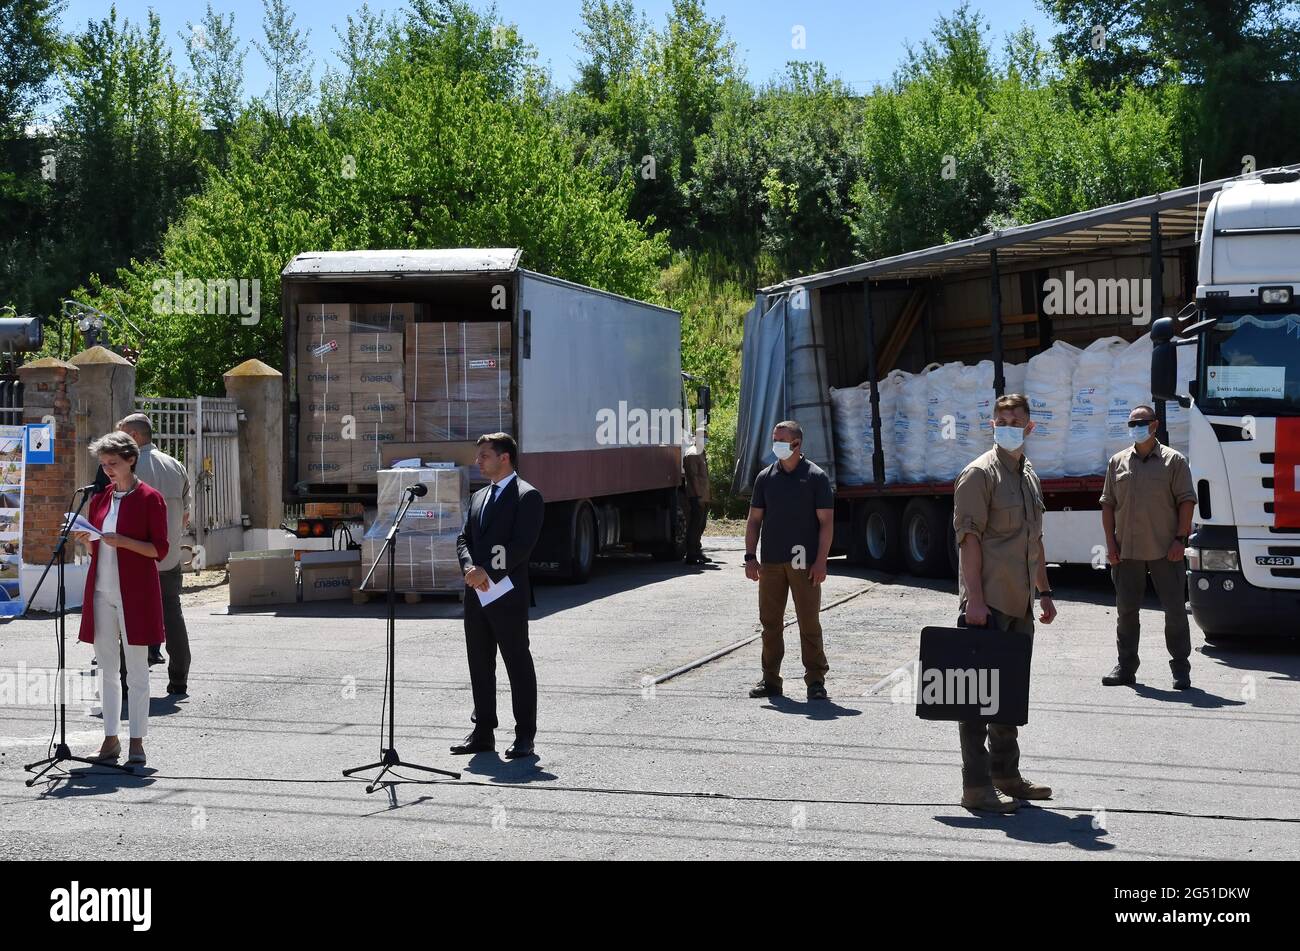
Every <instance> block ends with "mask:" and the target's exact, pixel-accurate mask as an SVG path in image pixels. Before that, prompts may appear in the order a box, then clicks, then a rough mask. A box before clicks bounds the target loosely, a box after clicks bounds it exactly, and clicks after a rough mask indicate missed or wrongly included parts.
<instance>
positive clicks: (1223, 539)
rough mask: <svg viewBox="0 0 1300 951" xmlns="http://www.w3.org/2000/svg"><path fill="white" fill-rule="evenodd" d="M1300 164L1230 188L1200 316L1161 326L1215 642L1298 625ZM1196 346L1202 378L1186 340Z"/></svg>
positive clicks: (1204, 253) (1218, 199)
mask: <svg viewBox="0 0 1300 951" xmlns="http://www.w3.org/2000/svg"><path fill="white" fill-rule="evenodd" d="M1298 294H1300V172H1296V171H1279V172H1273V173H1265V174H1262V175H1260V176H1259V177H1257V178H1255V179H1248V180H1244V181H1239V182H1233V183H1228V184H1226V185H1225V186H1224V187H1223V188H1222V190H1221V191H1220V192H1219V193H1218V194H1217V195H1215V196H1214V198H1213V200H1212V201H1211V202H1210V204H1209V206H1208V208H1207V210H1206V216H1205V223H1204V227H1203V229H1202V232H1201V241H1200V255H1199V261H1198V271H1197V286H1196V299H1195V317H1194V318H1193V320H1194V322H1193V323H1190V325H1187V326H1184V327H1182V328H1181V330H1180V329H1179V328H1178V327H1177V325H1176V323H1175V321H1174V319H1173V318H1166V319H1163V320H1160V321H1157V322H1156V324H1155V325H1153V327H1152V332H1151V334H1152V338H1153V342H1154V344H1155V347H1154V349H1153V353H1152V392H1153V394H1155V395H1156V396H1157V397H1159V398H1168V399H1177V400H1179V402H1180V403H1181V404H1182V405H1184V406H1188V407H1190V422H1191V434H1190V462H1191V466H1192V476H1193V481H1194V484H1195V487H1196V493H1197V505H1196V516H1195V531H1194V533H1193V535H1192V537H1191V539H1190V543H1189V546H1188V549H1187V558H1188V567H1189V597H1190V602H1191V608H1192V614H1193V616H1194V617H1195V619H1196V622H1197V624H1198V625H1199V626H1200V627H1201V629H1202V630H1203V631H1204V632H1205V634H1206V637H1207V639H1211V640H1212V639H1215V638H1218V637H1226V636H1233V635H1273V634H1295V633H1297V632H1300V306H1298V305H1297V300H1296V297H1297V295H1298ZM1182 346H1195V347H1197V361H1196V366H1197V373H1196V379H1194V380H1188V381H1183V380H1176V379H1175V376H1176V371H1175V367H1176V360H1175V359H1174V354H1175V352H1176V348H1178V347H1182Z"/></svg>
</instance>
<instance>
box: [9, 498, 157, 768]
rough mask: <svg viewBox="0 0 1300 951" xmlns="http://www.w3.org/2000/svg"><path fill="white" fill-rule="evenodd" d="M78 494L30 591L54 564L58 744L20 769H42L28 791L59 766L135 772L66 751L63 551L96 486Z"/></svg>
mask: <svg viewBox="0 0 1300 951" xmlns="http://www.w3.org/2000/svg"><path fill="white" fill-rule="evenodd" d="M79 491H80V492H81V501H80V502H79V503H78V504H77V510H76V511H75V512H73V513H72V516H71V517H70V518H69V519H68V522H67V524H66V525H64V526H63V531H62V532H60V533H59V543H58V545H56V546H55V548H54V554H53V555H52V556H50V560H49V561H48V562H47V563H46V565H45V570H44V571H43V572H41V580H40V581H38V582H36V587H35V589H33V591H32V598H33V599H35V597H36V593H37V592H38V591H40V590H41V585H43V584H44V583H45V578H46V576H47V575H48V574H49V573H50V566H52V565H56V564H57V565H58V574H57V576H58V582H59V587H58V592H57V593H56V594H55V603H56V609H57V611H58V613H59V743H58V745H57V746H56V747H55V748H54V755H53V756H47V757H46V758H45V759H41V760H37V761H36V762H35V763H29V764H28V765H26V766H24V767H23V769H24V770H25V771H26V772H29V773H30V772H31V771H32V770H34V769H35V768H36V767H37V766H41V767H44V768H43V769H41V771H40V772H38V773H37V774H36V775H35V776H33V777H32V778H31V779H29V780H27V781H26V785H27V786H28V787H29V788H30V787H31V786H34V785H36V781H37V780H38V779H40V778H41V777H42V776H44V775H45V774H46V773H48V772H49V771H50V770H52V769H53V768H54V767H55V766H58V765H59V764H60V763H85V764H86V765H87V766H107V767H109V768H110V769H116V770H119V771H121V772H123V773H129V774H131V775H135V770H134V769H133V768H131V767H130V766H122V765H119V764H118V763H101V762H98V761H97V760H92V759H86V758H85V757H82V756H73V755H72V750H70V749H69V748H68V698H67V682H66V679H65V676H64V668H65V660H66V653H65V650H64V639H65V637H66V633H67V623H66V622H67V589H66V588H65V586H64V575H63V549H64V547H65V546H66V545H67V543H68V535H69V534H71V532H72V523H73V522H74V521H75V520H76V518H77V516H78V515H80V514H81V510H82V508H84V507H85V505H86V501H87V500H88V499H89V498H90V496H91V493H92V492H94V491H95V486H93V485H87V486H83V487H82V488H81V489H80V490H79ZM104 715H105V717H107V716H108V711H107V710H105V711H104Z"/></svg>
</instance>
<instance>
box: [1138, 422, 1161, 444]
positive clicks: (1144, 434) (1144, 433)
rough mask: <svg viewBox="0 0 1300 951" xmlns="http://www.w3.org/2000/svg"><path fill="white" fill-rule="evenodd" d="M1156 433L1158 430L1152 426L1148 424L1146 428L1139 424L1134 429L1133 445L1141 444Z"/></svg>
mask: <svg viewBox="0 0 1300 951" xmlns="http://www.w3.org/2000/svg"><path fill="white" fill-rule="evenodd" d="M1155 434H1156V431H1155V429H1154V428H1153V427H1151V426H1147V427H1146V428H1145V429H1144V428H1143V427H1141V426H1138V427H1137V428H1135V429H1134V430H1133V445H1135V446H1137V445H1140V444H1141V443H1144V442H1146V441H1147V440H1148V439H1150V438H1151V437H1152V436H1154V435H1155Z"/></svg>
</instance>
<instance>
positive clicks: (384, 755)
mask: <svg viewBox="0 0 1300 951" xmlns="http://www.w3.org/2000/svg"><path fill="white" fill-rule="evenodd" d="M416 488H423V486H415V485H413V486H407V488H406V500H405V501H404V502H403V503H402V506H401V508H400V509H398V511H397V517H396V518H395V519H393V526H392V528H390V529H389V530H388V536H387V537H386V538H385V539H384V546H383V548H381V549H380V550H379V554H377V555H376V556H375V561H374V564H372V565H371V566H370V570H369V571H368V572H366V577H365V578H364V579H363V580H362V582H361V587H362V588H363V589H364V588H365V587H366V585H367V584H369V583H370V579H371V577H372V576H373V575H374V573H375V569H376V568H377V567H379V560H380V559H381V558H383V557H384V553H385V552H387V553H388V667H387V678H386V679H387V680H388V696H387V697H386V698H385V701H386V704H387V707H388V746H387V747H381V748H380V757H381V758H380V760H379V762H377V763H368V764H366V765H365V766H356V767H354V768H352V769H345V770H343V775H344V776H351V775H353V774H355V773H363V772H365V771H366V770H368V769H379V775H377V776H376V777H375V778H374V780H373V781H372V782H371V783H370V785H369V786H367V787H366V792H367V793H372V792H374V791H375V790H376V789H378V788H379V785H380V780H382V779H383V778H384V774H386V773H387V772H388V771H389V770H390V769H392V768H393V767H395V766H403V767H406V768H407V769H418V770H421V771H423V772H426V773H437V774H438V775H439V776H449V777H451V778H452V779H460V773H453V772H450V771H448V770H445V769H434V768H433V767H432V766H419V765H417V764H415V763H408V762H405V761H404V760H403V759H402V758H401V757H400V756H399V755H398V754H397V746H396V744H395V742H394V739H393V732H394V729H395V720H396V713H395V709H394V703H395V699H396V696H397V652H396V643H397V590H396V587H395V586H396V584H397V566H396V562H397V533H398V531H399V529H400V528H401V525H402V519H403V518H405V517H406V511H407V509H409V508H410V507H411V503H412V502H414V501H415V497H416V494H417V493H415V492H414V491H412V490H413V489H416ZM426 491H427V490H426ZM419 494H421V495H423V494H424V493H419ZM382 725H383V713H382V712H381V713H380V729H381V730H382V728H383V726H382ZM381 742H382V741H381ZM380 767H382V768H380Z"/></svg>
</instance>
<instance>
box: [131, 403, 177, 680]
mask: <svg viewBox="0 0 1300 951" xmlns="http://www.w3.org/2000/svg"><path fill="white" fill-rule="evenodd" d="M117 428H118V429H119V430H121V431H122V432H124V433H126V434H127V435H129V436H130V437H131V438H132V439H134V440H135V444H136V445H137V446H139V447H140V460H139V462H137V463H136V467H135V474H136V475H137V476H139V478H140V481H141V482H143V483H145V484H146V485H148V486H150V487H151V488H153V489H156V490H157V491H158V492H159V493H160V494H161V495H162V497H163V501H164V502H166V503H167V544H168V552H167V557H166V558H164V559H163V560H162V561H160V562H158V582H159V585H160V586H161V588H162V605H163V628H164V631H165V633H166V636H167V655H168V658H167V692H168V693H169V694H183V693H188V692H189V691H188V686H189V674H190V638H189V632H188V631H187V630H186V629H185V615H184V614H182V613H181V545H180V542H181V533H182V532H183V531H184V530H185V528H186V527H188V525H189V521H190V476H189V473H188V472H187V471H186V470H185V466H183V465H182V464H181V463H180V462H178V461H177V460H175V459H173V458H172V457H171V456H169V455H167V453H165V452H163V451H162V450H161V449H159V448H157V447H156V446H154V444H153V424H152V423H151V422H150V420H149V417H148V416H146V415H145V414H144V413H132V414H131V415H130V416H127V417H126V418H124V419H123V420H122V421H121V422H120V423H118V424H117Z"/></svg>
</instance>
